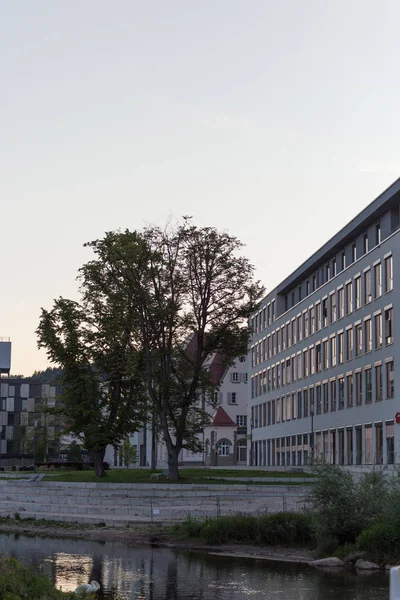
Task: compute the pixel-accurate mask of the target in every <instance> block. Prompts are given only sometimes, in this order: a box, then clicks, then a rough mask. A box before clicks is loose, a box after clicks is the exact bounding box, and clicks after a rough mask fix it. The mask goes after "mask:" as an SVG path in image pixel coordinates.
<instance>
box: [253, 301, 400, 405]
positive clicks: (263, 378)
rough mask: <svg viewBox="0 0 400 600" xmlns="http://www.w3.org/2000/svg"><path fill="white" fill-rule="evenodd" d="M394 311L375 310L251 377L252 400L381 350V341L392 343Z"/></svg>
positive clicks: (388, 308) (387, 343)
mask: <svg viewBox="0 0 400 600" xmlns="http://www.w3.org/2000/svg"><path fill="white" fill-rule="evenodd" d="M393 331H394V329H393V308H392V307H391V306H389V307H387V308H386V309H385V310H384V311H383V313H382V311H377V312H376V313H375V314H374V315H373V316H371V315H368V316H367V317H365V318H364V320H363V321H357V322H356V323H354V324H353V325H348V326H347V327H346V329H345V330H343V331H338V332H337V333H335V334H332V335H331V336H330V337H329V338H326V339H324V340H322V341H318V342H316V343H315V344H313V345H312V346H310V347H308V348H304V349H303V351H301V352H298V353H297V354H296V355H292V356H288V357H286V358H285V359H284V360H282V361H281V362H279V363H277V364H275V365H272V366H271V367H268V368H267V369H264V370H263V371H260V372H259V373H256V374H254V375H252V377H251V397H252V398H255V397H258V396H261V395H262V394H265V393H267V392H270V391H274V390H276V389H280V388H281V387H284V386H285V385H289V384H290V383H292V382H295V381H298V380H300V379H305V378H307V377H309V376H312V375H314V374H315V373H320V372H321V371H322V370H325V369H329V368H332V367H336V365H338V364H343V363H344V362H345V361H349V360H352V359H353V358H358V357H360V356H361V355H363V354H368V353H369V352H372V350H373V349H375V350H380V349H381V348H382V347H383V342H385V345H386V346H388V345H390V344H392V343H393Z"/></svg>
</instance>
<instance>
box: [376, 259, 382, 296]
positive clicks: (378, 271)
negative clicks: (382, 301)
mask: <svg viewBox="0 0 400 600" xmlns="http://www.w3.org/2000/svg"><path fill="white" fill-rule="evenodd" d="M374 281H375V298H380V297H381V296H382V265H381V263H379V264H378V265H375V266H374Z"/></svg>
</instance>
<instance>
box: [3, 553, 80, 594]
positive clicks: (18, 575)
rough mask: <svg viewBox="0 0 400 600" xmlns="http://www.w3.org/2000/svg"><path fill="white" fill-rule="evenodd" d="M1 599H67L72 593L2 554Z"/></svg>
mask: <svg viewBox="0 0 400 600" xmlns="http://www.w3.org/2000/svg"><path fill="white" fill-rule="evenodd" d="M0 598H1V600H23V599H26V600H28V599H29V600H67V598H72V595H71V594H65V593H63V592H60V591H59V590H56V589H55V588H54V586H53V584H52V583H51V581H50V580H49V579H47V577H44V576H43V575H37V574H35V572H34V571H33V570H32V569H28V568H26V567H23V566H21V565H20V564H19V563H18V562H17V561H16V560H15V559H13V558H6V557H1V556H0Z"/></svg>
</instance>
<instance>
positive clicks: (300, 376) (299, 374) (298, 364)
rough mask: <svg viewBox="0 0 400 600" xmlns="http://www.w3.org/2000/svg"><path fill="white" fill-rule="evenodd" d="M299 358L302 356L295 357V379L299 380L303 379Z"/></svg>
mask: <svg viewBox="0 0 400 600" xmlns="http://www.w3.org/2000/svg"><path fill="white" fill-rule="evenodd" d="M301 356H302V355H301V353H300V354H298V355H297V379H301V378H302V377H303V369H302V364H301Z"/></svg>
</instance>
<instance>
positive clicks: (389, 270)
mask: <svg viewBox="0 0 400 600" xmlns="http://www.w3.org/2000/svg"><path fill="white" fill-rule="evenodd" d="M392 289H393V256H388V257H387V258H385V292H386V293H387V292H390V291H391V290H392Z"/></svg>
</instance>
